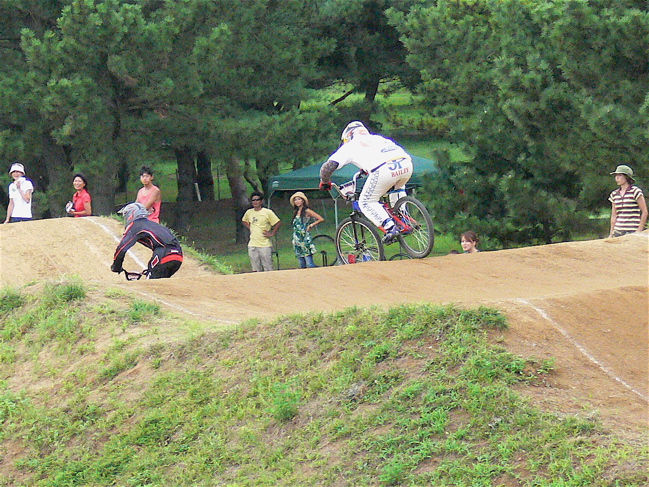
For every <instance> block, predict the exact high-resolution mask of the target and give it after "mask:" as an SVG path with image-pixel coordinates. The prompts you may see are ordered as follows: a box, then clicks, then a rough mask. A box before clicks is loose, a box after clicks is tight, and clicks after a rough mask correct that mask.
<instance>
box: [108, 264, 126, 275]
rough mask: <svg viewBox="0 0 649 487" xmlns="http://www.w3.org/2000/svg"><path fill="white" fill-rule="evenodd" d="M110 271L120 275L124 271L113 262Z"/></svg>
mask: <svg viewBox="0 0 649 487" xmlns="http://www.w3.org/2000/svg"><path fill="white" fill-rule="evenodd" d="M110 270H111V271H112V272H117V273H118V274H119V273H120V272H122V271H123V270H124V269H122V267H121V266H118V265H117V264H116V263H115V262H113V265H111V266H110Z"/></svg>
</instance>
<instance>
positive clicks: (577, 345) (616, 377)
mask: <svg viewBox="0 0 649 487" xmlns="http://www.w3.org/2000/svg"><path fill="white" fill-rule="evenodd" d="M516 301H518V302H519V303H523V304H525V305H526V306H529V307H530V308H532V309H533V310H534V311H536V312H537V313H538V314H540V315H541V317H543V318H544V319H545V320H547V321H549V322H550V323H551V324H552V326H553V327H554V328H555V329H556V330H557V331H558V332H559V333H561V334H562V335H563V336H564V337H566V339H567V340H568V341H569V342H570V343H572V344H573V345H574V346H575V347H576V348H577V350H579V351H580V352H581V353H582V354H583V355H584V356H585V357H586V358H587V359H588V360H590V361H591V362H592V363H594V364H595V365H597V367H599V368H600V369H601V370H602V371H603V372H604V373H605V374H606V375H608V376H609V377H610V378H611V379H613V380H615V381H617V382H619V383H620V384H622V385H623V386H624V387H626V388H627V389H629V390H630V391H631V392H633V393H634V394H636V395H637V396H639V397H640V398H642V399H643V400H645V401H647V402H649V397H648V396H646V395H645V394H643V393H642V392H640V391H637V390H635V389H634V388H633V387H632V386H630V385H629V384H627V383H626V382H625V381H624V380H623V379H621V378H620V377H618V376H617V375H615V374H614V373H613V372H612V371H611V370H610V369H609V368H608V367H606V366H605V365H604V364H602V363H601V362H600V361H599V360H597V359H596V358H595V357H593V355H591V354H590V352H588V350H586V349H585V348H584V347H583V346H581V345H580V344H579V342H577V340H575V339H574V338H573V337H572V336H571V335H570V333H568V332H567V331H566V330H565V329H563V328H562V327H561V325H559V323H557V322H556V321H555V320H553V319H552V318H551V317H550V316H549V315H548V314H547V313H546V312H545V310H543V309H541V308H539V307H538V306H536V305H534V304H532V303H530V302H529V301H527V300H525V299H520V298H519V299H517V300H516Z"/></svg>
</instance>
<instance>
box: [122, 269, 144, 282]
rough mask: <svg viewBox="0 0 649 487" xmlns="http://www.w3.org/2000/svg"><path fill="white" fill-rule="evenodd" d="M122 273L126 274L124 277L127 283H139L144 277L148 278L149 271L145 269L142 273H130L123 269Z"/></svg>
mask: <svg viewBox="0 0 649 487" xmlns="http://www.w3.org/2000/svg"><path fill="white" fill-rule="evenodd" d="M122 272H123V273H124V277H125V278H126V280H127V281H139V280H140V279H142V278H143V277H146V276H147V274H148V271H147V270H146V269H144V270H143V271H142V272H129V271H127V270H126V269H122Z"/></svg>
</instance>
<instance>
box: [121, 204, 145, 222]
mask: <svg viewBox="0 0 649 487" xmlns="http://www.w3.org/2000/svg"><path fill="white" fill-rule="evenodd" d="M117 213H119V214H121V215H124V219H125V220H126V221H125V222H124V224H125V225H126V226H128V225H129V224H130V223H132V222H133V221H135V220H139V219H140V218H147V217H148V216H149V212H148V211H147V209H146V207H145V206H144V205H143V204H142V203H129V204H128V205H126V206H125V207H124V208H122V209H121V210H119V211H118V212H117Z"/></svg>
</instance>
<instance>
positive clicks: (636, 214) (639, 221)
mask: <svg viewBox="0 0 649 487" xmlns="http://www.w3.org/2000/svg"><path fill="white" fill-rule="evenodd" d="M611 175H612V176H615V182H616V183H617V185H618V186H619V188H618V189H616V190H614V191H612V192H611V195H610V196H609V198H608V200H609V201H610V202H611V205H612V208H611V230H610V233H609V237H621V236H622V235H626V234H627V233H635V232H641V231H643V230H644V228H645V225H646V224H647V202H646V201H645V198H644V195H643V193H642V190H641V189H640V188H638V187H637V186H636V185H635V184H634V183H635V180H634V179H633V169H631V168H630V167H629V166H626V165H623V164H622V165H619V166H617V168H616V169H615V171H613V172H612V173H611Z"/></svg>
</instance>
